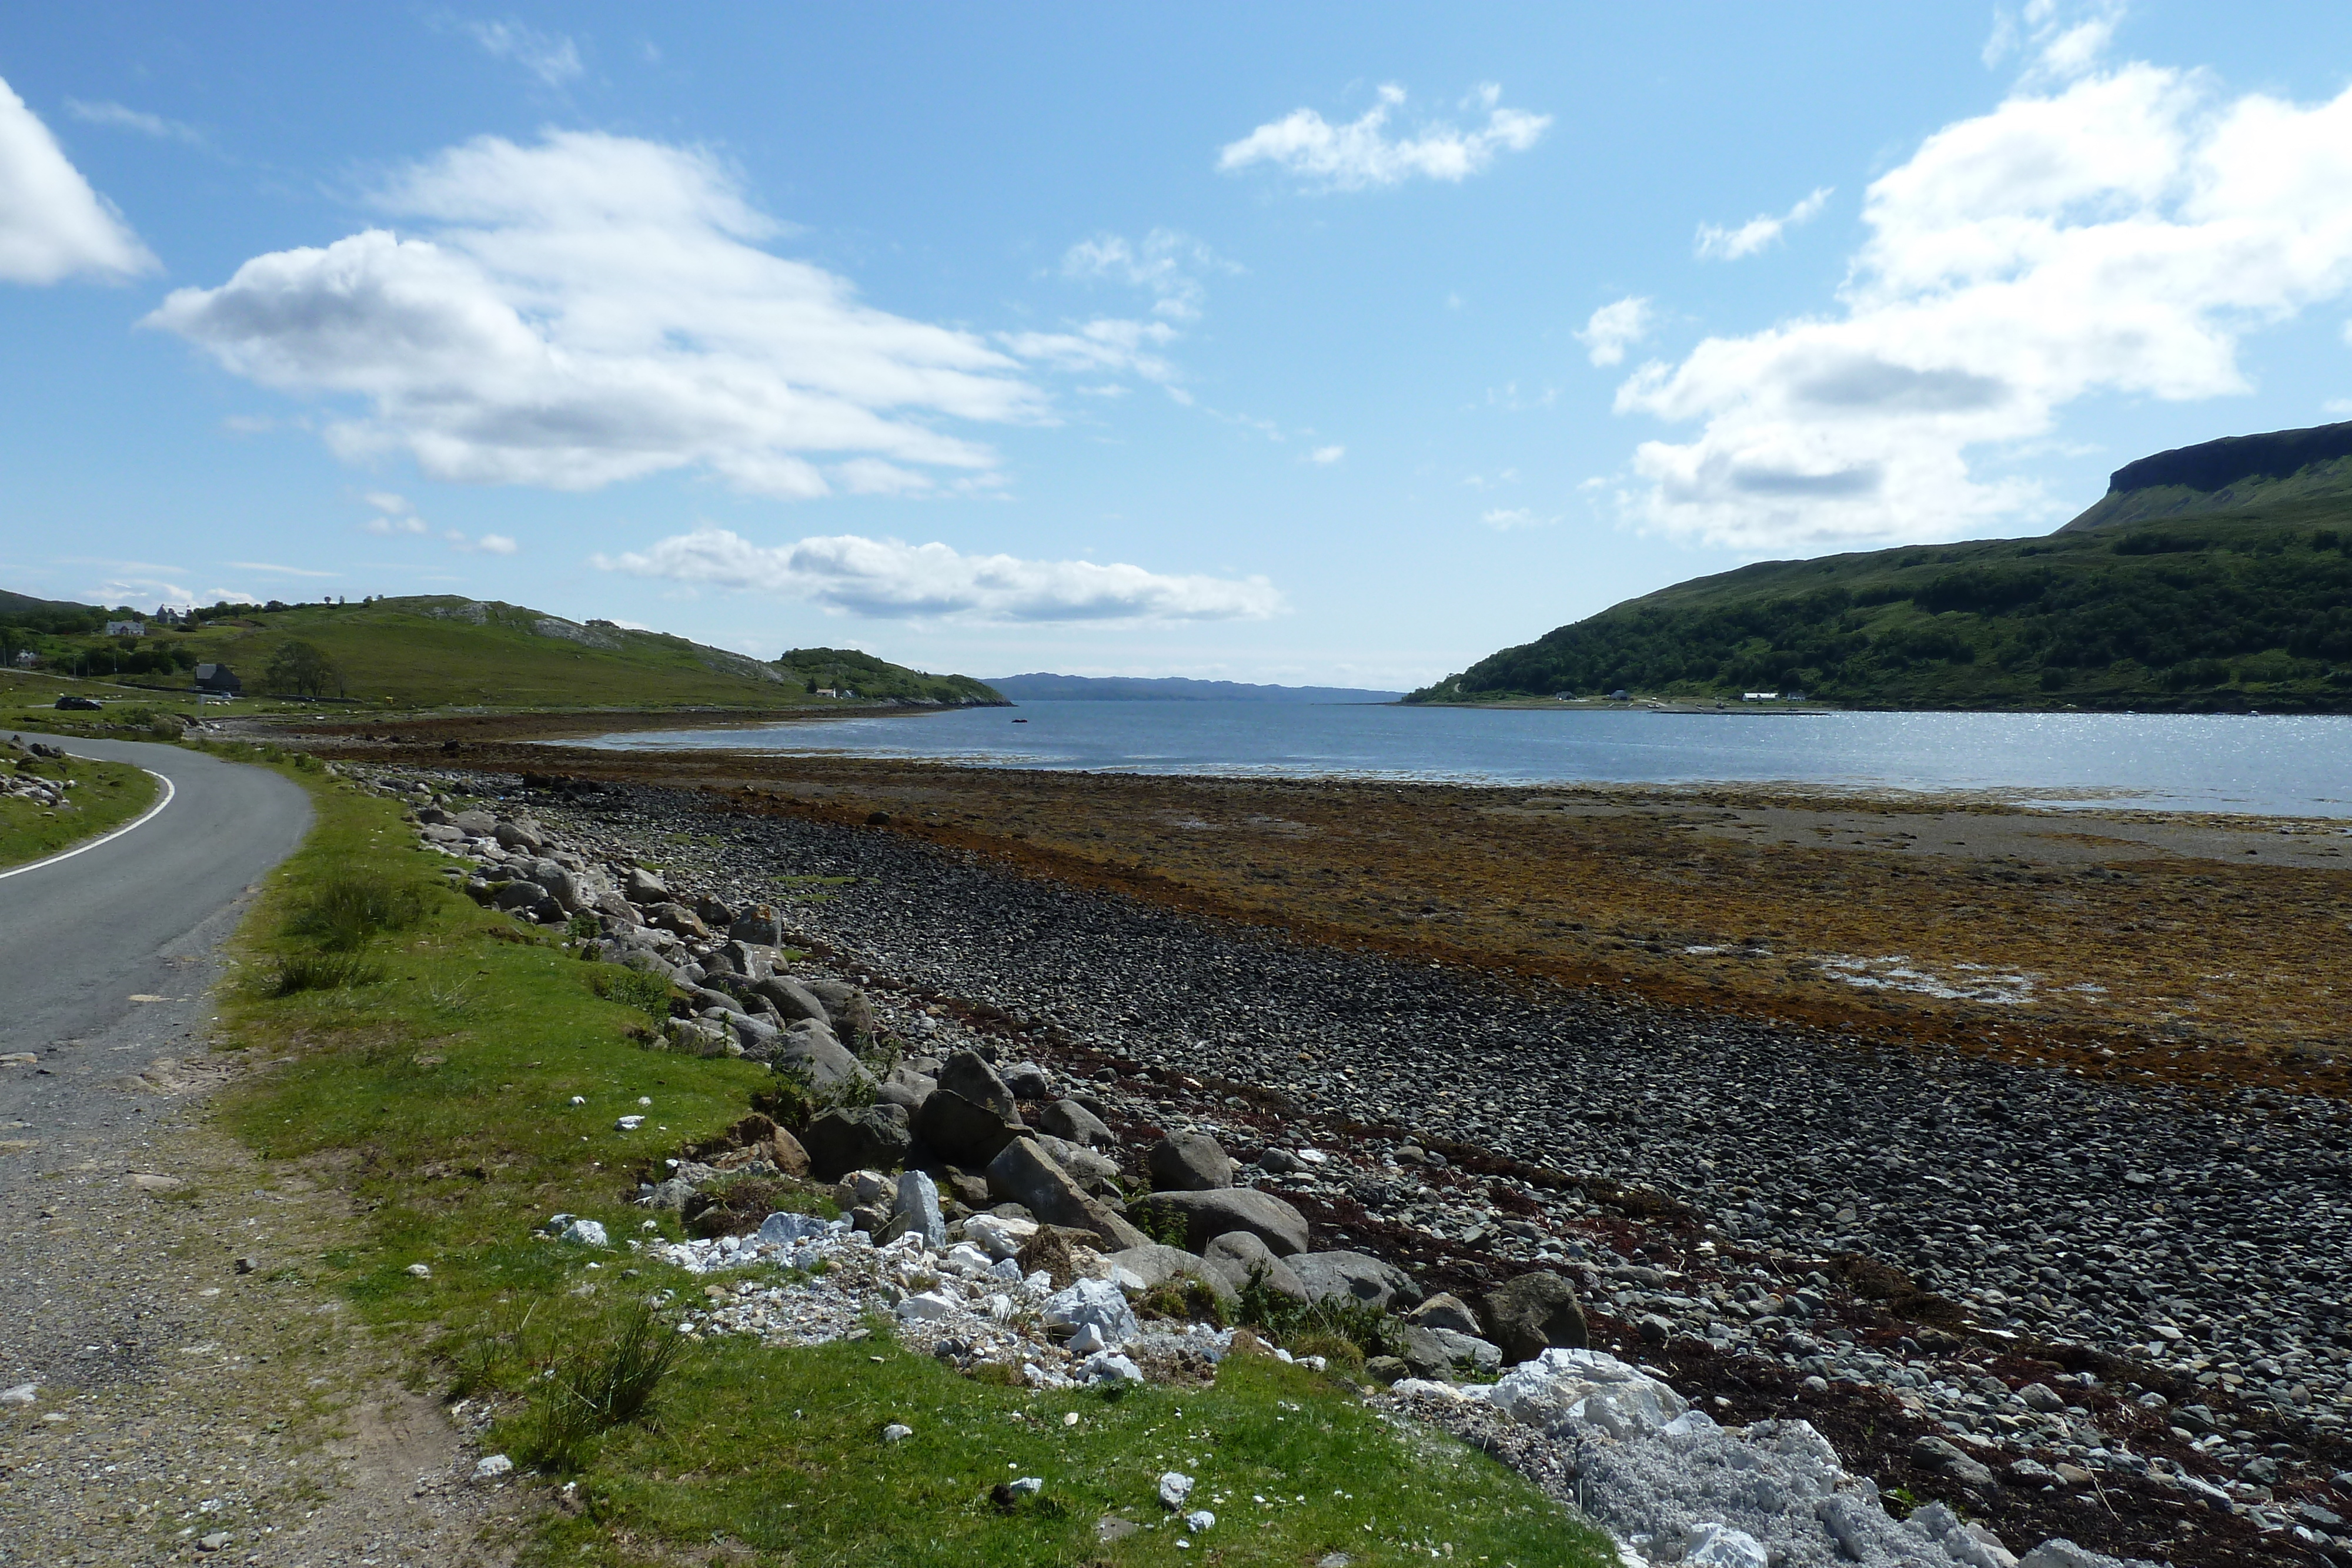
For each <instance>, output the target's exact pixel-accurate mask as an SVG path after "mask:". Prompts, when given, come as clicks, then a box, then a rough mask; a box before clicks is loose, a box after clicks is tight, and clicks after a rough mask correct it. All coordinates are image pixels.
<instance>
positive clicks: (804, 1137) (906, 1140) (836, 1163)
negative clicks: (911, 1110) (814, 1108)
mask: <svg viewBox="0 0 2352 1568" xmlns="http://www.w3.org/2000/svg"><path fill="white" fill-rule="evenodd" d="M906 1116H907V1113H905V1112H904V1111H901V1110H900V1109H899V1108H898V1106H896V1105H879V1104H877V1105H862V1106H859V1107H857V1108H856V1109H855V1110H850V1109H842V1108H836V1109H834V1110H831V1111H827V1112H826V1113H824V1114H823V1115H821V1116H818V1117H815V1118H814V1119H813V1120H812V1121H811V1122H810V1123H809V1124H808V1125H807V1126H805V1127H803V1128H802V1129H801V1134H800V1141H801V1146H802V1147H803V1148H804V1149H806V1150H807V1151H808V1162H809V1175H810V1176H814V1177H815V1178H816V1179H817V1180H818V1181H837V1180H839V1179H840V1178H841V1177H842V1176H845V1175H846V1174H847V1173H849V1172H851V1171H856V1170H895V1169H897V1168H898V1166H901V1165H903V1164H905V1163H906V1158H907V1149H908V1145H910V1144H912V1143H913V1142H914V1139H913V1136H912V1135H911V1134H909V1133H908V1131H907V1121H906Z"/></svg>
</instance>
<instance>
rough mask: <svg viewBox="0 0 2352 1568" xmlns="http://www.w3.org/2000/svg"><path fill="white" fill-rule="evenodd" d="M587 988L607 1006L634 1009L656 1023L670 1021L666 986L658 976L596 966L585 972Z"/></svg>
mask: <svg viewBox="0 0 2352 1568" xmlns="http://www.w3.org/2000/svg"><path fill="white" fill-rule="evenodd" d="M588 988H589V989H590V990H592V991H593V992H595V993H596V994H597V995H598V996H600V997H602V998H604V999H605V1000H606V1001H608V1002H620V1003H622V1004H624V1005H625V1006H627V1007H633V1008H635V1009H637V1010H638V1011H639V1012H641V1013H643V1014H645V1015H646V1017H647V1018H649V1019H653V1020H654V1021H655V1022H656V1023H658V1022H660V1021H661V1020H662V1019H667V1018H668V1017H669V982H668V981H667V980H666V979H664V978H663V977H660V976H659V975H647V974H643V973H640V972H639V971H637V970H635V969H625V968H623V967H620V966H619V965H617V964H599V965H597V966H595V967H593V968H592V969H590V970H589V971H588Z"/></svg>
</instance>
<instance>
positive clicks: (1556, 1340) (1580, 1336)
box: [1478, 1270, 1592, 1366]
mask: <svg viewBox="0 0 2352 1568" xmlns="http://www.w3.org/2000/svg"><path fill="white" fill-rule="evenodd" d="M1478 1322H1479V1325H1480V1328H1481V1330H1482V1331H1483V1333H1484V1334H1485V1336H1486V1338H1487V1339H1490V1340H1492V1341H1494V1342H1495V1343H1496V1344H1498V1345H1501V1346H1502V1347H1503V1359H1504V1361H1505V1362H1507V1364H1510V1365H1513V1366H1517V1364H1519V1363H1521V1362H1523V1361H1533V1360H1534V1359H1535V1358H1536V1357H1538V1356H1539V1355H1541V1354H1543V1353H1544V1352H1545V1351H1547V1350H1586V1349H1590V1348H1591V1344H1592V1337H1591V1330H1590V1329H1589V1328H1588V1327H1587V1326H1586V1324H1585V1322H1584V1309H1583V1307H1581V1306H1580V1305H1579V1304H1578V1302H1577V1300H1576V1289H1575V1287H1574V1286H1572V1285H1570V1283H1569V1282H1568V1281H1566V1280H1564V1279H1562V1278H1561V1277H1560V1276H1559V1275H1558V1274H1554V1273H1551V1272H1549V1271H1548V1270H1536V1271H1535V1272H1533V1273H1529V1274H1521V1275H1519V1276H1518V1277H1517V1278H1516V1279H1511V1280H1506V1281H1504V1282H1503V1283H1502V1284H1500V1285H1498V1286H1496V1288H1495V1289H1493V1290H1491V1291H1487V1292H1486V1294H1485V1295H1483V1296H1481V1297H1479V1298H1478Z"/></svg>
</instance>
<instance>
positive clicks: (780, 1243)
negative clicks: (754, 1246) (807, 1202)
mask: <svg viewBox="0 0 2352 1568" xmlns="http://www.w3.org/2000/svg"><path fill="white" fill-rule="evenodd" d="M832 1231H833V1227H832V1226H831V1225H829V1224H827V1223H826V1222H825V1221H824V1220H822V1219H819V1218H817V1217H816V1216H814V1215H813V1214H786V1213H784V1212H783V1211H782V1210H781V1209H779V1210H778V1211H777V1212H775V1213H774V1214H772V1215H770V1216H768V1218H766V1219H764V1220H762V1221H761V1224H760V1234H759V1236H758V1237H757V1240H758V1241H759V1243H760V1245H761V1246H762V1247H798V1246H800V1245H801V1244H803V1242H808V1241H814V1240H817V1239H820V1238H822V1237H824V1236H827V1235H830V1234H831V1233H832Z"/></svg>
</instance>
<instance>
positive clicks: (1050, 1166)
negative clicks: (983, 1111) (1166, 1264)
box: [988, 1137, 1150, 1251]
mask: <svg viewBox="0 0 2352 1568" xmlns="http://www.w3.org/2000/svg"><path fill="white" fill-rule="evenodd" d="M988 1189H989V1190H990V1191H991V1192H992V1193H996V1194H998V1195H1000V1196H1001V1197H1004V1198H1006V1199H1008V1200H1010V1201H1012V1202H1013V1203H1017V1204H1019V1205H1021V1206H1022V1207H1024V1208H1026V1209H1027V1210H1028V1211H1029V1212H1030V1213H1031V1214H1033V1215H1034V1216H1035V1217H1036V1218H1038V1219H1039V1220H1040V1221H1042V1222H1044V1223H1045V1224H1046V1225H1049V1226H1062V1227H1066V1228H1069V1229H1073V1230H1083V1231H1087V1232H1088V1233H1089V1234H1091V1235H1093V1236H1095V1237H1097V1239H1100V1240H1101V1241H1102V1242H1103V1243H1104V1244H1106V1245H1107V1246H1108V1247H1109V1248H1110V1249H1112V1250H1113V1251H1123V1250H1125V1249H1128V1248H1129V1247H1135V1246H1139V1245H1140V1244H1141V1243H1143V1242H1145V1241H1148V1240H1150V1237H1147V1236H1145V1235H1144V1234H1143V1233H1142V1232H1141V1231H1139V1230H1138V1229H1137V1228H1135V1227H1134V1226H1132V1225H1129V1223H1128V1222H1127V1221H1126V1220H1124V1219H1122V1218H1119V1217H1118V1215H1116V1214H1113V1213H1112V1212H1111V1211H1110V1210H1109V1209H1108V1208H1106V1207H1103V1204H1102V1201H1101V1200H1100V1199H1099V1198H1096V1197H1089V1196H1087V1193H1086V1192H1084V1191H1083V1190H1081V1189H1080V1188H1079V1186H1078V1184H1077V1183H1076V1182H1075V1181H1073V1180H1072V1179H1071V1178H1070V1175H1069V1173H1068V1172H1067V1171H1065V1170H1064V1169H1062V1167H1061V1166H1057V1165H1055V1163H1054V1161H1053V1159H1052V1157H1051V1156H1050V1155H1047V1154H1046V1153H1045V1150H1043V1149H1041V1148H1039V1147H1038V1146H1037V1144H1036V1140H1034V1139H1033V1138H1024V1137H1016V1138H1014V1139H1013V1141H1012V1142H1010V1143H1008V1144H1006V1145H1004V1147H1003V1151H1002V1152H1000V1153H999V1154H998V1155H997V1156H996V1157H995V1158H994V1159H992V1160H991V1161H989V1163H988Z"/></svg>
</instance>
